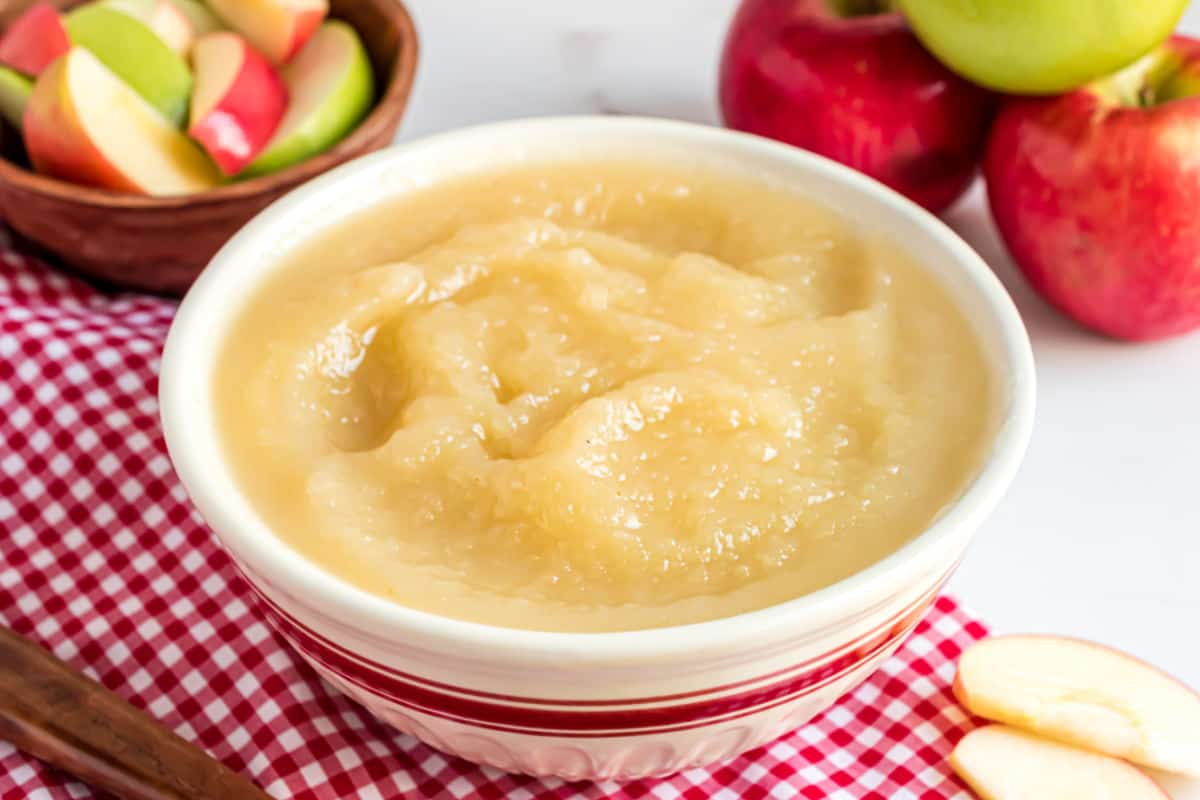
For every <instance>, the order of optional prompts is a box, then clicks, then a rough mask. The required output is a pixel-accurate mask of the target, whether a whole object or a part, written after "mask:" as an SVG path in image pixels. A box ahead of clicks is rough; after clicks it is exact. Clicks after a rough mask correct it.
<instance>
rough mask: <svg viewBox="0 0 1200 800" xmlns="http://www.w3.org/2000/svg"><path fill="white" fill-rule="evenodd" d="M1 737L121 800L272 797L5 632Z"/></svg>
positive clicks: (1, 640) (0, 661)
mask: <svg viewBox="0 0 1200 800" xmlns="http://www.w3.org/2000/svg"><path fill="white" fill-rule="evenodd" d="M0 739H7V740H8V741H9V742H11V743H12V744H14V745H15V746H17V747H18V748H20V749H21V750H24V751H25V752H27V753H29V754H31V755H34V756H37V757H38V758H40V759H42V760H43V761H46V762H49V763H50V764H53V765H54V766H56V767H59V768H60V769H63V770H66V771H67V772H69V773H71V774H72V775H75V776H76V777H78V778H80V779H81V780H83V781H85V782H86V783H88V784H90V785H92V786H93V787H95V788H97V789H103V790H105V791H107V792H110V793H112V794H113V795H115V796H117V797H119V798H122V800H270V798H269V797H268V796H267V795H266V794H265V793H264V792H262V791H261V790H260V789H259V788H258V787H256V786H255V785H254V784H252V783H250V782H249V781H248V780H246V779H245V778H243V777H241V776H240V775H238V774H236V773H234V772H233V771H231V770H229V769H228V768H227V767H225V765H223V764H221V763H220V762H219V761H217V760H216V759H214V758H212V757H211V756H209V755H208V754H207V753H205V752H204V751H202V750H200V749H198V748H196V747H194V746H192V745H190V744H188V743H187V742H185V741H184V740H183V739H180V738H179V737H178V736H176V735H175V734H174V733H172V732H171V731H169V730H167V729H166V728H164V727H162V726H161V725H159V724H158V723H157V722H156V721H155V720H153V719H152V718H151V717H149V716H147V715H146V714H144V713H142V712H141V711H138V710H137V709H136V708H134V707H133V706H131V705H129V704H128V703H127V702H125V701H124V700H122V699H121V698H120V697H118V696H117V695H115V694H113V693H112V692H110V691H109V690H108V689H105V688H104V687H103V686H101V685H100V684H98V683H96V682H95V681H93V680H90V679H89V678H87V677H86V676H84V675H81V674H80V673H78V672H76V671H75V670H73V669H71V668H70V667H68V666H67V665H66V664H64V663H63V662H61V661H59V660H58V659H57V658H55V657H54V656H52V655H50V654H49V653H47V652H46V651H45V650H43V649H42V648H40V647H38V646H37V645H35V644H33V643H32V642H30V641H28V640H27V639H24V638H23V637H21V636H18V635H17V634H16V633H13V632H12V631H10V630H8V629H7V628H4V627H0Z"/></svg>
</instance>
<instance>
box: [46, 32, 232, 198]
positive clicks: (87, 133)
mask: <svg viewBox="0 0 1200 800" xmlns="http://www.w3.org/2000/svg"><path fill="white" fill-rule="evenodd" d="M24 128H25V149H26V150H28V151H29V158H30V160H31V161H32V162H33V165H34V167H35V168H36V169H37V170H38V171H39V172H43V173H45V174H47V175H51V176H53V177H56V178H61V179H63V180H67V181H73V182H75V183H81V184H86V185H88V186H97V187H100V188H104V189H114V190H117V191H126V192H137V193H141V194H154V195H169V194H187V193H190V192H198V191H202V190H204V189H209V188H211V187H213V186H215V185H217V183H218V182H219V181H220V179H221V176H220V173H219V172H218V171H217V169H216V167H214V166H213V164H212V162H211V161H209V160H208V158H207V157H206V156H205V155H204V153H203V152H202V151H201V150H200V148H199V147H197V146H196V145H195V144H193V143H192V141H191V140H190V139H188V138H187V136H185V135H184V134H183V133H181V132H180V131H178V130H176V128H175V127H174V126H173V125H171V123H170V122H168V121H167V120H166V119H164V118H163V117H162V115H161V114H159V113H158V111H157V110H155V108H154V107H153V106H151V105H150V104H149V103H148V102H146V100H145V99H143V98H142V97H141V95H139V94H138V93H137V92H135V91H134V90H133V89H131V88H130V87H129V86H128V84H126V83H125V82H124V81H122V80H121V79H120V78H119V77H118V76H117V75H116V74H115V73H113V72H112V71H111V70H109V69H108V67H106V66H104V64H103V63H101V62H100V60H99V59H97V58H96V57H95V56H94V55H92V53H91V52H90V51H89V50H87V49H85V48H83V47H75V48H72V49H71V50H70V52H68V53H67V55H65V56H63V57H62V58H60V59H59V60H58V61H55V62H54V64H52V65H51V66H50V69H48V70H46V71H45V72H44V73H42V76H41V78H39V79H38V82H37V84H36V85H35V86H34V90H33V96H32V97H30V98H29V103H28V105H27V107H26V109H25V125H24Z"/></svg>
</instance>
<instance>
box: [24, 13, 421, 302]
mask: <svg viewBox="0 0 1200 800" xmlns="http://www.w3.org/2000/svg"><path fill="white" fill-rule="evenodd" d="M31 3H32V0H17V1H16V2H4V0H0V9H2V10H0V27H3V26H7V25H8V24H9V23H10V22H11V21H12V20H13V19H14V18H15V17H16V16H17V15H18V14H20V13H21V12H22V11H23V10H24V9H25V8H26V7H27V6H29V5H31ZM55 5H57V6H59V7H62V8H67V7H70V6H74V5H79V0H55ZM330 5H331V8H332V16H334V17H337V18H340V19H343V20H345V21H346V22H348V23H350V24H351V25H352V26H354V28H355V30H357V31H358V33H359V35H360V36H361V37H362V40H363V44H364V45H365V46H366V48H367V52H368V53H369V54H370V57H371V63H372V65H373V66H374V69H375V75H376V79H377V82H378V85H379V90H378V91H379V97H378V100H377V102H376V105H375V107H374V108H373V109H372V111H371V113H370V114H369V115H368V116H367V118H366V119H365V120H363V121H362V123H360V124H359V126H358V128H356V129H355V130H354V131H353V132H352V133H351V134H350V135H349V136H348V137H346V138H345V139H343V140H342V141H341V142H340V143H338V144H337V145H336V146H335V147H334V148H333V149H331V150H329V151H327V152H325V153H323V154H321V155H319V156H316V157H315V158H311V159H309V160H308V161H305V162H303V163H302V164H297V165H296V166H294V167H289V168H288V169H285V170H282V171H280V172H277V173H275V174H273V175H266V176H263V177H260V178H253V179H251V180H247V181H243V182H240V183H234V184H230V185H228V186H222V187H220V188H217V189H213V190H211V191H206V192H200V193H197V194H190V195H180V196H173V197H145V196H142V195H133V194H123V193H120V192H111V191H107V190H104V189H93V188H89V187H86V186H78V185H75V184H72V183H67V182H65V181H60V180H57V179H55V178H50V177H47V176H45V175H38V174H36V173H34V172H32V171H31V170H30V169H29V168H28V167H27V166H26V165H25V162H24V156H23V153H22V152H21V148H20V146H19V143H17V142H16V141H14V140H15V139H16V136H15V133H13V132H11V131H5V133H6V134H9V133H12V134H13V135H6V136H5V137H4V147H3V149H2V155H3V157H2V158H0V217H3V219H4V220H5V221H6V222H7V223H8V225H9V226H10V227H11V228H12V229H13V230H14V231H15V232H16V233H17V234H18V235H19V236H20V237H22V238H24V239H26V240H28V241H29V242H31V243H33V244H35V245H37V246H39V247H40V248H42V249H44V250H46V251H48V252H49V253H50V254H52V255H53V256H54V257H56V258H57V259H58V260H59V261H61V262H62V263H64V264H66V265H68V266H70V267H72V268H74V269H75V270H78V271H79V272H81V273H83V274H84V275H87V276H89V277H92V278H96V279H99V280H101V281H103V282H107V283H111V284H114V285H116V286H120V287H125V288H132V289H142V290H147V291H152V292H162V293H168V294H182V293H183V292H184V291H185V290H186V289H187V288H188V286H190V285H191V283H192V281H193V280H194V279H195V278H196V276H197V275H199V274H200V271H201V270H202V269H204V266H205V265H206V264H207V263H208V261H209V260H210V259H211V258H212V256H213V255H214V254H215V253H216V252H217V250H218V249H220V247H221V245H223V244H224V243H225V242H226V241H227V240H228V239H229V237H230V236H232V235H233V234H234V233H235V232H236V231H237V230H238V229H239V228H241V227H242V225H244V224H245V223H246V222H248V221H249V220H250V218H251V217H253V216H254V215H255V214H257V213H258V212H259V211H261V210H262V209H263V208H265V207H266V206H267V205H268V204H270V203H271V202H272V201H273V200H275V199H276V198H278V197H279V196H281V195H283V194H285V193H287V192H288V191H290V190H291V189H293V188H295V187H296V186H298V185H299V184H301V183H304V182H305V181H307V180H309V179H310V178H313V177H315V176H317V175H319V174H321V173H322V172H325V171H326V170H329V169H331V168H333V167H336V166H338V165H339V164H341V163H343V162H345V161H349V160H350V159H352V158H356V157H358V156H361V155H365V154H366V153H370V152H372V151H375V150H378V149H380V148H382V147H386V146H387V145H389V144H390V143H391V142H392V139H393V138H394V137H395V134H396V129H397V128H398V127H399V125H400V118H401V117H402V116H403V115H404V109H405V106H406V105H407V104H408V95H409V91H410V89H411V88H412V83H413V77H414V75H415V73H416V65H417V51H418V44H417V32H416V28H415V27H414V25H413V21H412V17H411V16H409V14H408V11H407V10H406V9H405V8H404V6H403V5H402V4H401V3H400V2H399V0H331V3H330ZM10 145H11V146H10Z"/></svg>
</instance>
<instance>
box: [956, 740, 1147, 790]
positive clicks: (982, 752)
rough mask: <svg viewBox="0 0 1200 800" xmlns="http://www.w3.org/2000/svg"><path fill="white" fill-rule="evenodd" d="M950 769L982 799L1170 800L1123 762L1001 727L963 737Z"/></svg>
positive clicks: (1145, 777)
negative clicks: (1112, 799) (1100, 799)
mask: <svg viewBox="0 0 1200 800" xmlns="http://www.w3.org/2000/svg"><path fill="white" fill-rule="evenodd" d="M950 766H951V767H952V768H953V769H954V771H955V772H956V773H958V776H959V777H960V778H962V779H963V780H964V781H966V782H967V784H968V785H970V787H971V788H972V789H974V790H975V792H976V793H977V794H978V795H979V796H980V797H982V798H983V799H984V800H1032V798H1037V800H1084V798H1106V797H1107V798H1120V800H1170V798H1168V797H1167V793H1166V792H1164V791H1163V790H1162V788H1161V787H1160V786H1159V785H1158V784H1156V783H1155V782H1154V781H1152V780H1151V779H1150V778H1149V777H1148V776H1146V775H1144V774H1142V773H1141V772H1138V770H1136V769H1135V768H1134V767H1132V766H1130V765H1129V764H1127V763H1125V762H1124V761H1121V760H1119V759H1116V758H1112V757H1110V756H1102V755H1097V754H1096V753H1089V752H1087V751H1086V750H1079V749H1077V748H1074V747H1068V746H1067V745H1063V744H1056V743H1055V742H1049V741H1046V740H1045V739H1039V738H1037V737H1036V736H1032V735H1030V734H1028V733H1023V732H1021V731H1018V730H1016V729H1014V728H1006V727H1004V726H1003V725H989V726H987V727H986V728H979V729H978V730H974V731H972V732H971V733H968V734H967V735H966V736H964V737H963V738H962V740H961V741H960V742H959V743H958V746H957V747H955V748H954V752H953V753H951V754H950Z"/></svg>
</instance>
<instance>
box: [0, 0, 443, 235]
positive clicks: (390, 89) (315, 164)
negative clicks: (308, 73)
mask: <svg viewBox="0 0 1200 800" xmlns="http://www.w3.org/2000/svg"><path fill="white" fill-rule="evenodd" d="M380 8H382V9H383V10H384V12H385V13H386V14H387V16H388V18H389V19H391V20H392V23H393V25H394V26H395V28H396V31H397V33H398V38H397V43H398V44H397V54H396V59H395V62H394V63H393V64H392V70H391V72H390V73H389V74H388V81H387V89H386V90H385V91H384V93H383V95H382V96H380V97H379V99H378V100H376V101H375V104H374V105H373V106H372V107H371V110H370V113H368V114H367V116H366V117H364V118H363V119H362V121H361V122H359V123H358V125H356V126H355V128H354V130H352V131H351V132H350V133H349V134H348V135H347V136H345V137H344V138H343V139H342V140H341V141H339V142H338V143H337V144H335V145H334V146H333V147H331V148H330V149H328V150H326V151H325V152H323V153H319V154H318V155H315V156H313V157H312V158H309V159H306V160H304V161H301V162H300V163H299V164H293V165H292V166H290V167H287V168H285V169H282V170H280V171H279V172H274V173H270V174H267V175H260V176H258V177H255V178H250V179H249V180H244V181H237V182H235V183H229V184H225V185H224V186H218V187H216V188H213V189H207V190H205V191H203V192H192V193H191V194H179V195H141V194H133V193H131V192H117V191H113V190H111V189H100V188H97V187H94V186H84V185H82V184H77V183H71V182H70V181H64V180H60V179H59V178H53V177H50V176H49V175H42V174H40V173H37V172H34V171H33V170H30V169H25V168H24V167H22V166H20V165H18V164H16V163H14V162H12V161H10V160H9V159H7V158H5V157H3V156H0V182H3V183H6V184H8V185H10V186H12V187H15V188H19V189H23V190H25V191H27V192H31V193H35V194H39V195H43V196H46V197H53V198H55V199H57V200H59V201H62V202H68V203H75V204H77V205H87V206H93V207H96V208H103V209H119V210H139V209H141V210H144V209H154V210H163V211H171V210H175V209H181V208H184V207H188V208H191V207H194V206H212V205H221V204H224V203H232V202H238V201H240V200H245V199H248V198H252V197H257V196H260V195H263V194H269V193H270V192H273V191H278V190H279V189H281V188H287V187H292V186H294V185H298V184H300V183H303V182H305V181H308V180H310V179H311V178H313V177H314V176H316V175H320V174H321V173H323V172H327V171H329V170H330V169H331V168H333V167H336V166H337V165H339V164H341V163H343V162H345V161H346V160H347V158H349V157H350V156H352V155H353V154H355V153H360V152H362V151H363V150H364V148H366V147H367V145H368V144H369V143H370V142H372V141H374V139H375V138H376V136H378V135H379V131H380V130H382V129H385V128H387V127H388V126H389V125H390V124H392V123H393V122H394V121H395V120H396V118H397V117H399V116H401V115H403V114H404V111H405V109H406V108H407V107H408V101H409V96H410V95H411V94H412V88H413V83H414V82H415V80H416V72H417V61H418V58H419V55H420V50H421V43H420V37H419V36H418V34H417V26H416V23H415V22H413V18H412V14H411V13H409V10H408V7H407V6H406V5H405V4H404V2H402V0H390V2H384V3H382V4H380ZM331 19H337V17H331ZM376 77H377V78H378V77H379V76H376Z"/></svg>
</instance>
